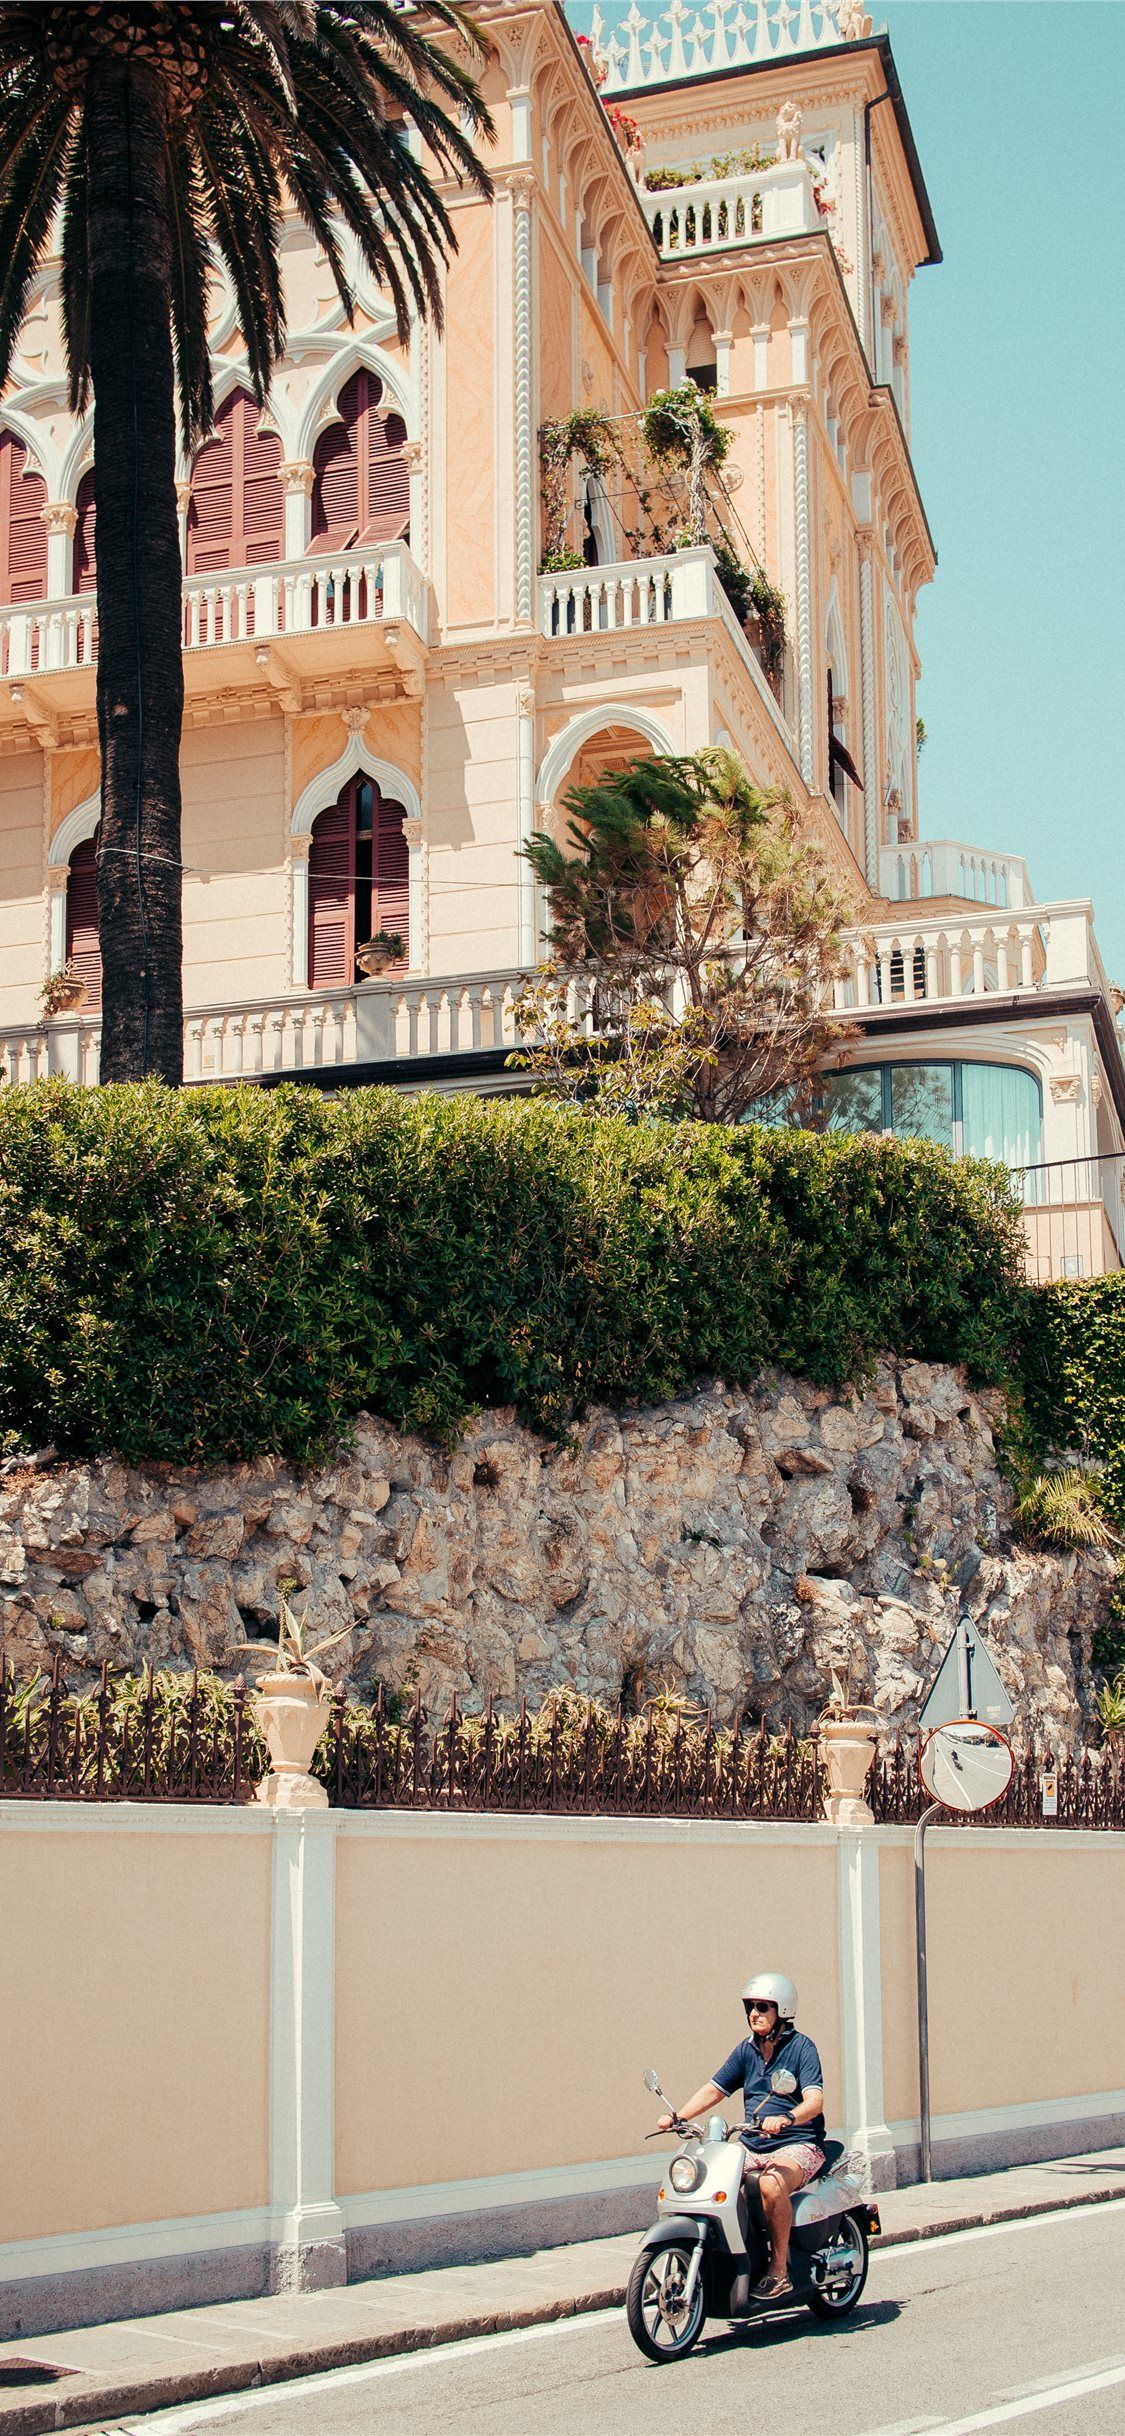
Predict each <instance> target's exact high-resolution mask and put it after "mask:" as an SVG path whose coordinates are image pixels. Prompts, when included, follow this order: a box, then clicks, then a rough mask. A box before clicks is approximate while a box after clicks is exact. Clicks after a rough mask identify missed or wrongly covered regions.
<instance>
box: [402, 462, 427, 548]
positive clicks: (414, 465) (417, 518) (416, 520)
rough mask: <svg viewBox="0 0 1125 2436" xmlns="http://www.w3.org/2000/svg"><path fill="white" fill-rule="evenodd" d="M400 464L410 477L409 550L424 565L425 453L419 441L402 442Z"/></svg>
mask: <svg viewBox="0 0 1125 2436" xmlns="http://www.w3.org/2000/svg"><path fill="white" fill-rule="evenodd" d="M400 454H401V457H402V462H403V464H404V465H405V467H406V470H407V472H408V474H409V476H410V549H411V553H412V555H413V556H414V557H415V558H416V559H417V560H418V561H419V563H420V564H423V565H424V563H425V555H426V554H425V552H424V550H423V548H422V530H423V520H424V517H425V493H426V475H425V458H426V451H425V448H424V446H423V443H422V441H421V440H404V441H403V444H402V449H401V451H400Z"/></svg>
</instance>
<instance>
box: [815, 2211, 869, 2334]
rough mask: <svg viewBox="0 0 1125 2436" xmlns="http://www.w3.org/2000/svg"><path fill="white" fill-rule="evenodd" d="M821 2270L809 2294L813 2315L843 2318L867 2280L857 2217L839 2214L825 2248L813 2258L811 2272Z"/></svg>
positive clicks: (863, 2237)
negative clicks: (837, 2227)
mask: <svg viewBox="0 0 1125 2436" xmlns="http://www.w3.org/2000/svg"><path fill="white" fill-rule="evenodd" d="M818 2268H819V2269H820V2270H821V2272H822V2277H823V2280H822V2281H819V2280H818V2281H817V2282H816V2283H815V2284H814V2288H813V2290H812V2291H811V2292H810V2294H809V2296H808V2301H809V2308H810V2309H811V2310H812V2312H813V2315H814V2317H818V2318H844V2317H846V2316H847V2314H848V2311H849V2309H854V2308H855V2305H856V2302H857V2301H858V2299H859V2296H860V2293H861V2292H862V2290H863V2287H864V2285H865V2283H866V2282H867V2232H866V2229H865V2227H864V2225H863V2223H862V2221H861V2219H860V2218H859V2217H858V2216H842V2217H841V2219H840V2224H839V2229H838V2231H837V2232H836V2234H835V2236H834V2238H833V2239H832V2241H830V2242H829V2244H828V2247H827V2249H825V2250H821V2251H820V2252H819V2253H818V2255H817V2257H816V2258H815V2259H814V2261H813V2274H814V2276H815V2275H816V2272H817V2269H818Z"/></svg>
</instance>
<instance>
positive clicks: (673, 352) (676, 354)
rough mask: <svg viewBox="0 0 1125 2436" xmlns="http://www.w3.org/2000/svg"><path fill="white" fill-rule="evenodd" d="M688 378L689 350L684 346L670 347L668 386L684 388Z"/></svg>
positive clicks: (670, 387)
mask: <svg viewBox="0 0 1125 2436" xmlns="http://www.w3.org/2000/svg"><path fill="white" fill-rule="evenodd" d="M686 379H687V351H686V349H685V348H683V347H669V349H668V387H669V389H682V388H683V385H684V382H685V381H686Z"/></svg>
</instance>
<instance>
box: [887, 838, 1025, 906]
mask: <svg viewBox="0 0 1125 2436" xmlns="http://www.w3.org/2000/svg"><path fill="white" fill-rule="evenodd" d="M879 888H880V892H881V894H882V895H883V896H885V897H888V898H889V899H890V901H891V903H892V904H902V903H905V902H907V901H913V900H916V899H918V898H926V897H964V898H967V899H968V900H969V902H970V903H971V904H974V905H996V906H1003V907H1008V906H1010V907H1011V908H1012V910H1013V911H1017V910H1020V909H1022V908H1023V907H1024V906H1027V905H1033V904H1034V902H1035V897H1034V894H1033V891H1032V886H1031V881H1030V880H1029V878H1028V875H1027V864H1026V863H1025V862H1024V859H1023V856H1022V855H1020V854H993V853H989V851H988V850H987V848H986V847H984V846H963V845H961V844H960V843H959V842H958V841H957V840H956V839H955V838H950V837H935V838H924V839H923V838H911V839H910V841H909V842H908V843H907V844H906V845H902V846H884V847H883V848H882V849H881V851H880V855H879Z"/></svg>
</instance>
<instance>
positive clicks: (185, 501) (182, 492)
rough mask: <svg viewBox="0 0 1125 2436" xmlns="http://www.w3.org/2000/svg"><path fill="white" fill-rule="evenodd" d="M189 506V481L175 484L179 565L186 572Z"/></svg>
mask: <svg viewBox="0 0 1125 2436" xmlns="http://www.w3.org/2000/svg"><path fill="white" fill-rule="evenodd" d="M190 506H191V484H190V482H177V484H176V514H177V515H178V517H179V519H180V565H181V567H182V568H183V569H184V572H185V574H186V572H187V520H188V510H189V508H190Z"/></svg>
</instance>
